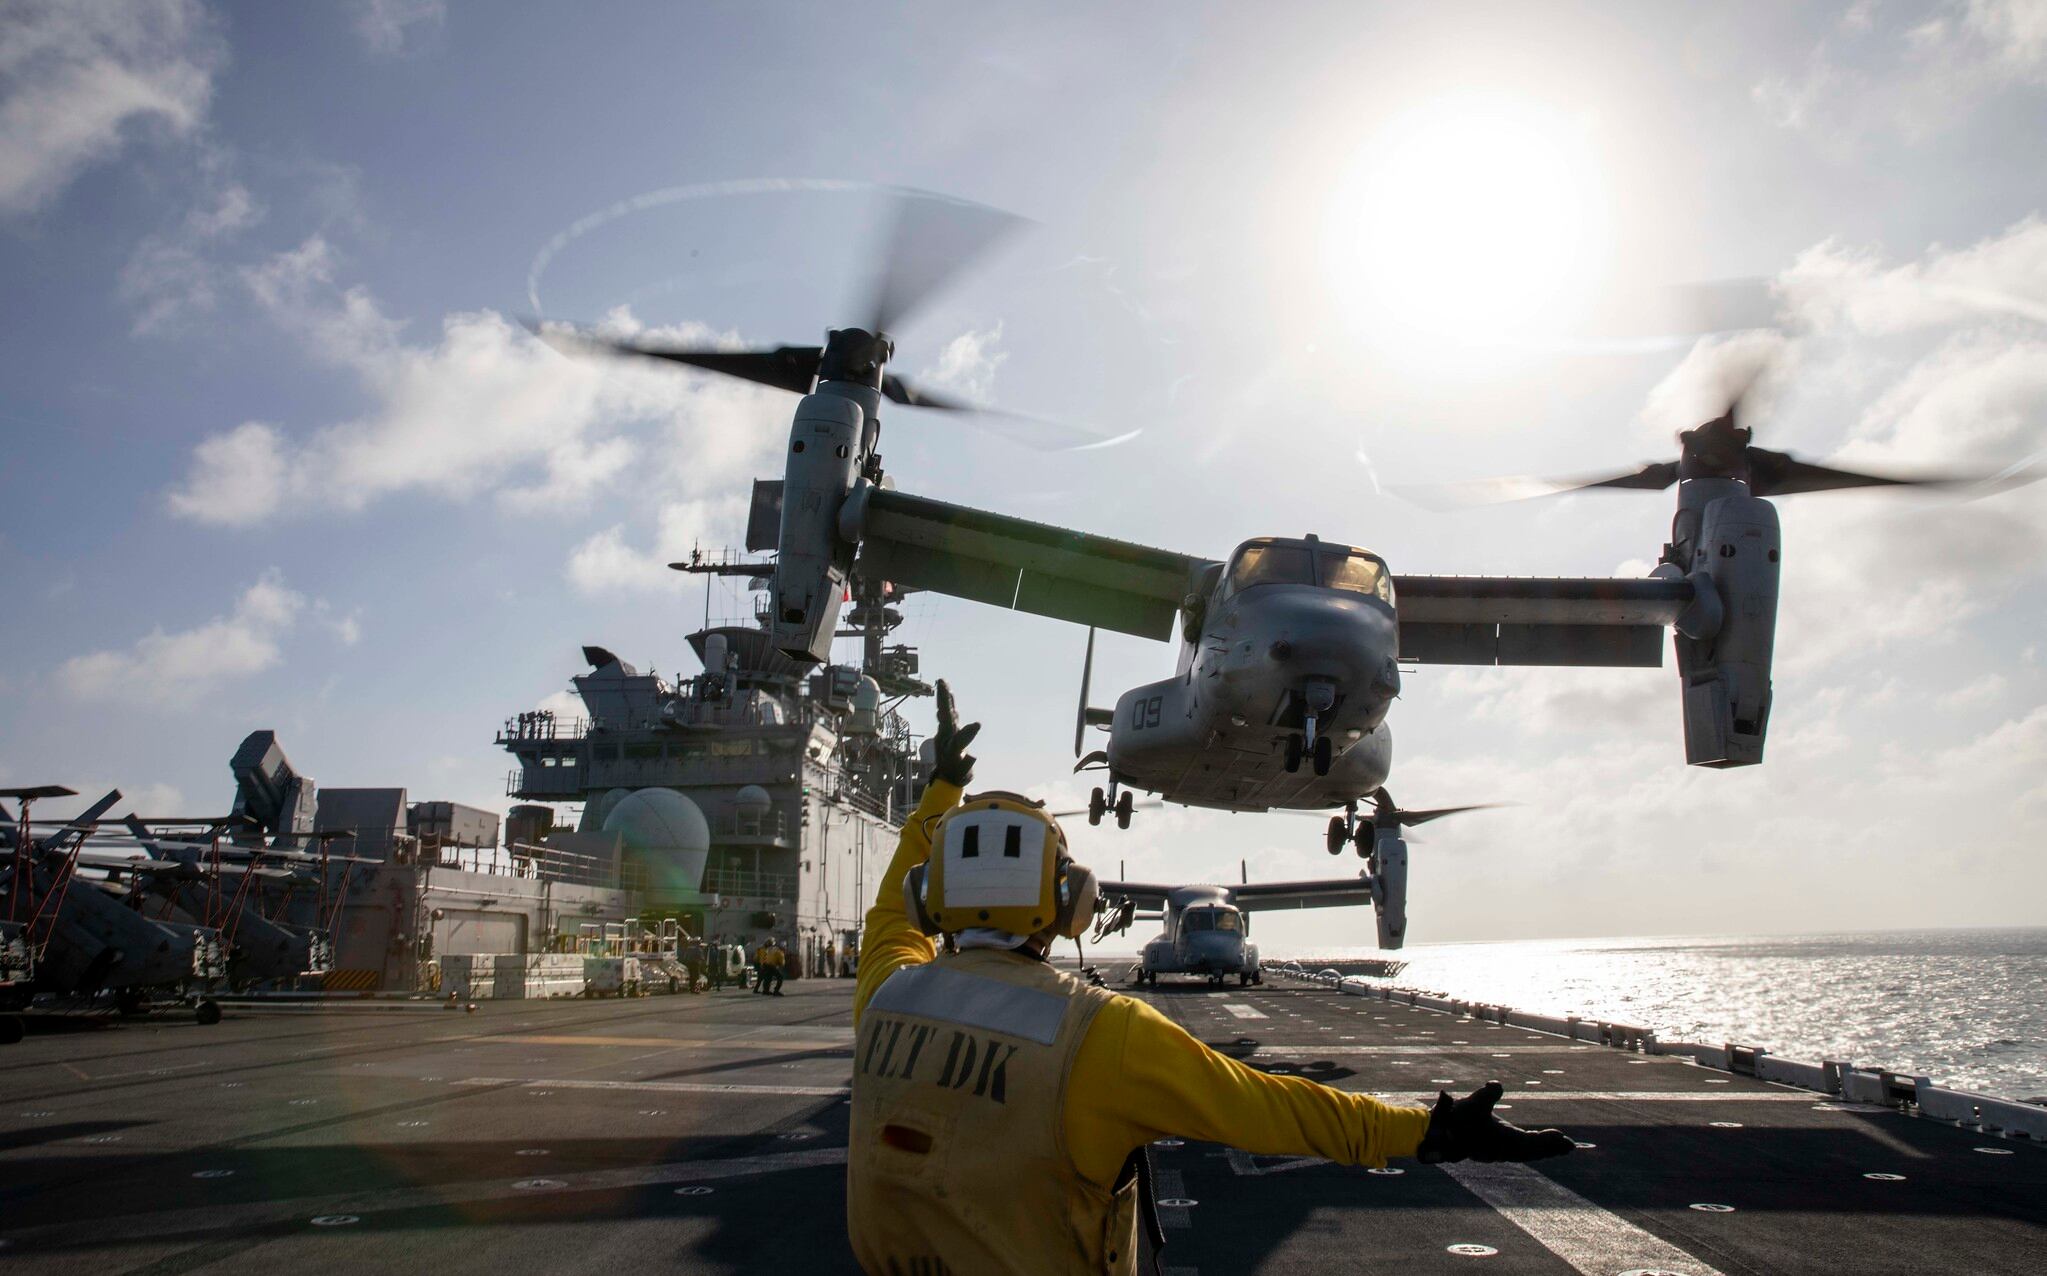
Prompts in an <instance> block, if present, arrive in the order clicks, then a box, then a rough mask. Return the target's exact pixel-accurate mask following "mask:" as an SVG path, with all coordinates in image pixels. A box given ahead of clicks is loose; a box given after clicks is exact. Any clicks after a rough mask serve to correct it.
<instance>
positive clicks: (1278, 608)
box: [540, 197, 1971, 872]
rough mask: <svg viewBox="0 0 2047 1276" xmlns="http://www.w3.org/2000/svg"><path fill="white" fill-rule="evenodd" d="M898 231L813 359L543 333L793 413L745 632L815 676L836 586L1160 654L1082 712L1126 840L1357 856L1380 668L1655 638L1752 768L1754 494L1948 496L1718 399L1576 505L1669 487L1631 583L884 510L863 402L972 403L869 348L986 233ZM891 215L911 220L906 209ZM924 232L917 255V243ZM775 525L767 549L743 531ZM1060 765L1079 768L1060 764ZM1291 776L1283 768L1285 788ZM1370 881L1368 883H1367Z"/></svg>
mask: <svg viewBox="0 0 2047 1276" xmlns="http://www.w3.org/2000/svg"><path fill="white" fill-rule="evenodd" d="M902 209H903V210H904V211H903V213H902V215H900V216H899V218H898V226H899V227H900V226H901V225H904V224H908V223H910V222H916V223H918V224H921V225H924V226H926V227H928V226H932V225H943V226H947V227H949V228H950V230H951V231H952V233H950V234H947V235H943V236H937V237H935V242H937V243H938V244H939V247H938V249H935V250H934V251H933V252H931V253H916V254H913V253H910V252H909V251H907V249H906V247H905V246H906V245H908V244H914V243H921V242H923V241H922V240H920V239H919V238H918V237H916V236H904V235H902V234H898V235H896V236H895V239H894V241H893V255H892V256H890V257H889V258H888V259H887V260H885V261H884V262H883V265H882V273H881V281H880V285H879V287H878V288H877V291H876V297H875V300H874V302H873V304H872V305H871V306H870V307H869V308H868V311H869V313H868V315H867V317H866V318H865V319H864V323H865V326H864V327H849V328H839V329H834V330H832V331H830V332H829V333H828V334H827V335H826V339H825V343H824V344H823V345H822V346H801V347H798V346H781V347H776V348H773V349H768V350H757V351H732V350H726V349H715V348H710V347H695V346H682V345H668V344H661V345H656V344H646V343H635V342H632V341H623V340H612V339H608V338H604V337H601V336H596V335H590V334H583V333H578V332H576V331H574V330H571V329H564V328H559V327H556V328H542V329H540V331H541V332H542V335H543V336H546V337H548V338H549V339H550V340H552V341H554V342H555V343H556V344H557V345H560V346H563V347H566V348H569V349H573V350H576V351H590V350H608V351H611V352H614V353H618V354H622V355H630V356H639V357H648V358H655V359H662V360H667V361H671V362H675V363H680V364H684V365H687V366H692V367H697V368H702V369H706V370H709V371H714V372H718V373H722V374H724V375H728V376H734V377H739V378H741V379H744V380H748V381H753V382H756V383H759V384H763V385H770V386H776V387H780V388H782V389H786V390H789V391H791V392H794V393H798V394H801V395H803V398H802V399H801V400H800V401H799V402H798V404H797V407H796V411H795V414H794V419H793V422H792V424H791V427H790V433H789V446H788V451H787V454H786V460H785V466H784V471H783V476H782V478H781V479H780V480H763V481H758V482H756V484H755V489H754V509H753V517H752V519H751V522H750V526H749V535H748V543H749V547H753V546H755V545H756V544H758V545H759V546H760V547H762V548H773V549H775V550H776V551H777V556H776V561H775V565H774V571H773V578H772V590H771V600H770V605H769V616H768V629H769V632H770V636H771V640H772V641H773V642H774V644H775V645H776V646H777V647H778V648H779V649H780V650H782V651H783V652H785V653H786V654H788V655H789V656H790V657H792V658H794V659H796V660H799V661H803V662H808V663H817V662H821V661H824V660H826V659H828V658H829V654H830V648H831V643H832V639H833V636H834V635H835V634H836V632H837V630H838V623H837V622H838V618H839V613H840V609H841V607H842V605H843V604H844V602H845V601H846V600H847V598H848V597H849V594H850V590H849V585H850V583H851V581H852V580H853V578H854V575H855V572H856V564H857V572H858V575H859V576H860V577H861V578H862V579H864V580H867V581H886V582H892V583H893V584H894V585H895V586H896V587H898V588H910V589H925V590H931V591H934V592H937V593H943V594H949V595H952V596H955V597H959V598H966V599H971V600H974V601H978V602H984V603H990V604H993V605H996V606H1000V607H1008V608H1013V609H1015V610H1019V611H1027V612H1032V613H1035V614H1038V615H1043V616H1049V617H1053V618H1055V619H1059V620H1065V621H1070V622H1072V623H1075V624H1079V625H1084V626H1087V627H1088V628H1089V629H1090V630H1094V629H1110V630H1114V631H1117V632H1120V633H1128V634H1135V635H1138V636H1141V637H1147V638H1153V639H1160V640H1168V641H1170V640H1172V639H1173V638H1174V637H1175V636H1177V637H1178V639H1179V659H1178V662H1177V665H1176V667H1175V669H1174V672H1173V675H1172V676H1171V677H1168V678H1164V679H1161V680H1159V681H1157V682H1152V683H1148V684H1145V685H1143V686H1139V687H1134V688H1132V689H1130V690H1128V691H1125V692H1124V693H1123V694H1122V695H1121V696H1119V697H1118V699H1117V701H1116V705H1115V708H1114V709H1113V710H1111V711H1107V712H1104V711H1102V710H1098V709H1093V708H1090V707H1089V706H1088V705H1087V703H1086V683H1087V679H1088V675H1089V673H1091V669H1092V658H1091V656H1092V644H1091V643H1090V660H1089V663H1088V665H1087V667H1086V671H1084V673H1083V697H1082V706H1081V712H1080V715H1079V721H1078V723H1077V724H1076V740H1075V752H1076V754H1079V753H1081V751H1082V746H1083V745H1084V743H1085V741H1084V734H1085V731H1086V728H1087V727H1088V726H1089V725H1090V724H1092V725H1096V726H1105V727H1107V728H1108V731H1109V740H1108V746H1107V748H1106V749H1103V750H1099V751H1096V752H1094V753H1089V754H1087V756H1085V757H1083V758H1081V761H1080V768H1090V767H1100V768H1102V769H1103V770H1104V771H1105V772H1106V775H1107V780H1108V783H1107V787H1106V791H1101V790H1098V791H1097V795H1096V796H1095V798H1094V800H1093V802H1092V804H1091V806H1092V808H1093V809H1094V810H1095V811H1096V812H1097V814H1096V816H1095V818H1097V819H1099V813H1101V812H1106V811H1108V810H1114V811H1115V812H1116V815H1117V823H1118V824H1119V825H1122V826H1126V827H1127V825H1128V823H1129V819H1130V812H1131V809H1132V807H1131V802H1130V793H1129V791H1128V790H1129V789H1131V788H1135V789H1142V790H1146V791H1149V792H1153V793H1157V794H1160V795H1161V796H1162V797H1164V798H1165V799H1167V800H1169V801H1172V802H1177V803H1184V804H1187V805H1193V806H1205V807H1212V808H1216V809H1222V810H1231V811H1266V810H1273V809H1293V810H1336V811H1340V812H1341V813H1340V814H1339V815H1336V816H1335V817H1334V821H1333V822H1332V831H1331V836H1330V837H1329V839H1328V841H1329V844H1330V845H1331V846H1332V847H1333V848H1336V849H1340V848H1341V845H1342V843H1341V842H1340V841H1338V840H1337V839H1336V837H1335V836H1334V834H1335V831H1336V829H1337V828H1338V827H1339V825H1338V824H1337V823H1336V822H1337V821H1340V828H1341V830H1342V831H1343V833H1344V834H1345V837H1346V838H1347V839H1349V840H1351V841H1354V842H1355V843H1356V844H1357V846H1358V851H1359V853H1360V854H1361V855H1368V854H1369V853H1370V844H1369V842H1368V841H1367V840H1366V832H1365V831H1366V830H1368V829H1370V828H1371V827H1372V825H1371V824H1370V822H1369V821H1365V820H1361V819H1360V816H1359V806H1358V804H1359V802H1360V801H1361V800H1362V799H1365V798H1366V797H1368V796H1369V795H1371V794H1373V793H1374V792H1376V791H1377V790H1379V789H1380V788H1381V787H1382V786H1383V785H1384V783H1385V781H1386V779H1387V777H1388V774H1389V772H1390V770H1391V766H1392V756H1393V753H1392V736H1391V732H1390V729H1389V728H1388V726H1387V722H1386V718H1387V713H1388V710H1389V709H1390V707H1391V705H1392V702H1393V700H1394V699H1395V698H1396V697H1397V696H1398V695H1399V693H1400V688H1401V677H1400V666H1401V664H1403V663H1424V664H1467V665H1548V666H1557V665H1581V666H1608V667H1657V666H1660V665H1661V664H1662V648H1663V632H1664V630H1665V629H1666V628H1668V629H1671V630H1674V631H1675V637H1674V643H1673V645H1674V648H1675V652H1676V659H1677V666H1678V674H1679V685H1680V689H1681V700H1680V704H1681V708H1682V713H1683V719H1684V743H1685V756H1686V760H1687V761H1688V762H1689V763H1691V764H1692V765H1695V766H1705V767H1736V766H1750V765H1754V764H1757V763H1759V762H1761V761H1762V758H1763V745H1764V740H1765V736H1766V734H1767V731H1768V726H1769V711H1770V668H1771V658H1772V654H1773V649H1774V644H1775V632H1776V618H1777V596H1778V582H1779V575H1780V572H1781V568H1782V564H1781V557H1782V544H1781V538H1780V535H1779V532H1778V522H1777V514H1776V510H1775V508H1774V506H1772V505H1771V504H1770V502H1769V500H1768V499H1766V497H1767V496H1773V495H1788V494H1792V493H1797V492H1811V491H1826V490H1834V489H1840V488H1848V487H1875V486H1880V487H1897V486H1905V485H1911V484H1921V483H1932V484H1944V485H1955V484H1959V483H1963V482H1968V481H1971V480H1969V479H1968V478H1967V477H1965V476H1954V475H1925V476H1904V475H1878V474H1868V473H1860V472H1856V471H1850V470H1844V469H1836V468H1830V467H1827V466H1821V465H1815V464H1811V463H1809V462H1805V461H1802V460H1798V459H1796V458H1794V457H1791V456H1790V455H1788V454H1786V453H1782V452H1772V451H1768V450H1766V449H1762V448H1754V447H1751V446H1750V437H1751V436H1750V431H1748V430H1747V429H1745V428H1741V427H1739V426H1738V425H1737V424H1736V422H1735V415H1736V409H1737V408H1738V406H1739V403H1738V401H1737V402H1734V403H1730V404H1729V405H1728V408H1727V410H1726V411H1725V412H1724V413H1723V414H1722V415H1721V416H1719V417H1716V418H1715V419H1714V420H1712V421H1709V422H1707V423H1706V424H1704V425H1702V426H1700V427H1698V428H1697V429H1693V430H1687V431H1684V432H1683V433H1682V434H1680V435H1679V444H1680V455H1679V457H1678V459H1677V460H1676V461H1673V462H1665V463H1659V464H1657V465H1653V466H1649V467H1645V468H1644V469H1642V470H1639V471H1635V472H1632V473H1630V474H1627V475H1621V476H1615V477H1610V478H1605V479H1601V480H1598V481H1596V482H1594V483H1591V484H1585V485H1584V486H1595V487H1605V488H1637V489H1660V488H1665V487H1669V486H1671V485H1673V484H1675V485H1676V487H1677V512H1676V515H1675V517H1674V520H1673V522H1672V527H1671V537H1670V541H1669V542H1668V543H1666V544H1665V545H1664V547H1663V552H1662V554H1661V556H1660V560H1659V562H1658V565H1657V567H1656V568H1655V569H1654V570H1653V571H1652V572H1651V573H1650V575H1649V576H1647V577H1645V578H1640V579H1628V578H1605V577H1580V578H1552V579H1544V578H1525V577H1492V576H1426V575H1399V574H1395V573H1394V572H1393V571H1392V570H1391V569H1390V568H1389V567H1388V565H1387V563H1386V561H1385V560H1384V559H1383V558H1381V557H1379V556H1378V555H1376V554H1373V553H1371V552H1370V551H1368V550H1365V549H1362V548H1359V547H1356V546H1351V545H1347V544H1342V543H1339V542H1333V541H1325V540H1322V539H1320V538H1318V537H1315V536H1312V535H1307V536H1301V537H1284V536H1265V537H1258V538H1254V539H1252V540H1249V541H1246V542H1244V543H1243V544H1241V545H1239V546H1238V547H1237V548H1236V549H1235V550H1234V551H1233V552H1232V553H1231V554H1230V555H1229V556H1228V557H1227V558H1226V559H1220V560H1218V559H1211V558H1207V557H1204V556H1201V555H1192V554H1182V553H1176V552H1172V551H1169V550H1162V549H1154V548H1150V547H1148V546H1143V545H1137V544H1133V543H1131V542H1128V541H1120V540H1113V539H1110V538H1108V537H1103V536H1096V535H1092V534H1090V533H1086V532H1081V531H1076V530H1072V529H1069V528H1062V527H1054V526H1048V525H1046V524H1042V523H1035V522H1030V521H1027V520H1024V519H1019V518H1014V517H1011V516H1008V515H1004V514H998V513H992V512H989V511H985V510H978V509H972V508H969V507H966V506H963V505H956V504H953V503H950V502H947V501H940V500H935V499H932V498H930V497H924V496H915V495H911V494H909V493H907V492H902V491H898V490H896V489H895V486H894V484H893V482H892V481H891V479H890V478H889V476H887V475H886V474H884V472H883V469H882V462H881V455H880V452H879V443H880V436H881V428H880V427H881V412H882V404H883V402H884V401H888V402H892V403H897V404H902V405H906V406H915V407H927V408H938V409H945V410H961V409H969V410H970V409H971V407H972V405H969V404H966V403H962V402H958V401H953V400H949V399H943V398H939V397H936V396H933V395H931V394H929V393H927V392H925V391H922V390H920V389H918V388H916V387H913V386H911V385H910V384H909V383H908V382H906V381H905V380H904V379H903V378H901V377H900V376H898V375H897V374H896V373H893V372H891V371H889V370H888V364H889V361H890V359H891V358H892V357H893V356H894V353H895V346H894V343H893V341H892V340H891V339H890V337H889V335H888V334H889V333H890V332H891V331H893V330H895V329H896V328H897V327H898V325H899V324H900V323H901V321H902V320H903V319H904V318H906V317H907V315H908V313H909V312H910V310H911V309H912V308H913V307H914V306H915V304H916V303H917V302H918V301H919V300H921V299H922V298H923V297H925V296H928V295H929V293H930V292H931V291H932V290H933V289H935V288H936V287H937V286H938V284H939V283H940V282H942V281H943V280H944V279H945V278H946V277H947V276H949V275H950V274H951V273H953V272H954V271H955V270H956V269H958V268H959V267H960V266H961V265H962V264H963V263H964V262H965V261H966V260H968V259H969V258H971V257H972V256H973V255H974V254H975V252H977V251H978V250H979V249H980V248H981V247H983V246H985V244H986V243H987V242H989V241H990V240H992V238H994V237H995V236H996V235H997V234H999V233H1000V232H1001V231H1002V230H1004V229H1006V228H1007V226H1008V225H1009V223H1008V222H1007V221H1006V220H1004V219H1003V218H1002V215H1000V214H996V213H994V212H993V211H992V210H988V209H982V208H978V207H977V206H971V205H962V204H960V203H958V202H957V201H941V200H937V199H935V198H928V197H927V198H925V199H922V200H918V199H909V198H905V199H904V201H903V203H902ZM913 213H914V217H913V216H911V214H913ZM926 238H934V237H929V236H927V237H926ZM768 527H773V528H774V534H773V536H772V539H770V538H769V537H768V536H767V535H766V529H767V528H768ZM1080 768H1077V769H1080ZM1304 768H1305V773H1304ZM1387 871H1389V872H1390V871H1391V870H1390V868H1389V869H1388V870H1387Z"/></svg>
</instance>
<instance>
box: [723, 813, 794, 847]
mask: <svg viewBox="0 0 2047 1276" xmlns="http://www.w3.org/2000/svg"><path fill="white" fill-rule="evenodd" d="M711 836H712V837H713V838H714V839H730V838H741V837H750V838H772V839H774V840H775V841H778V842H785V841H788V840H789V819H788V817H787V815H785V814H784V813H783V812H781V811H768V812H766V813H765V814H750V813H747V812H744V811H726V812H723V813H722V814H720V815H719V816H718V818H717V819H715V820H713V821H712V823H711Z"/></svg>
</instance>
